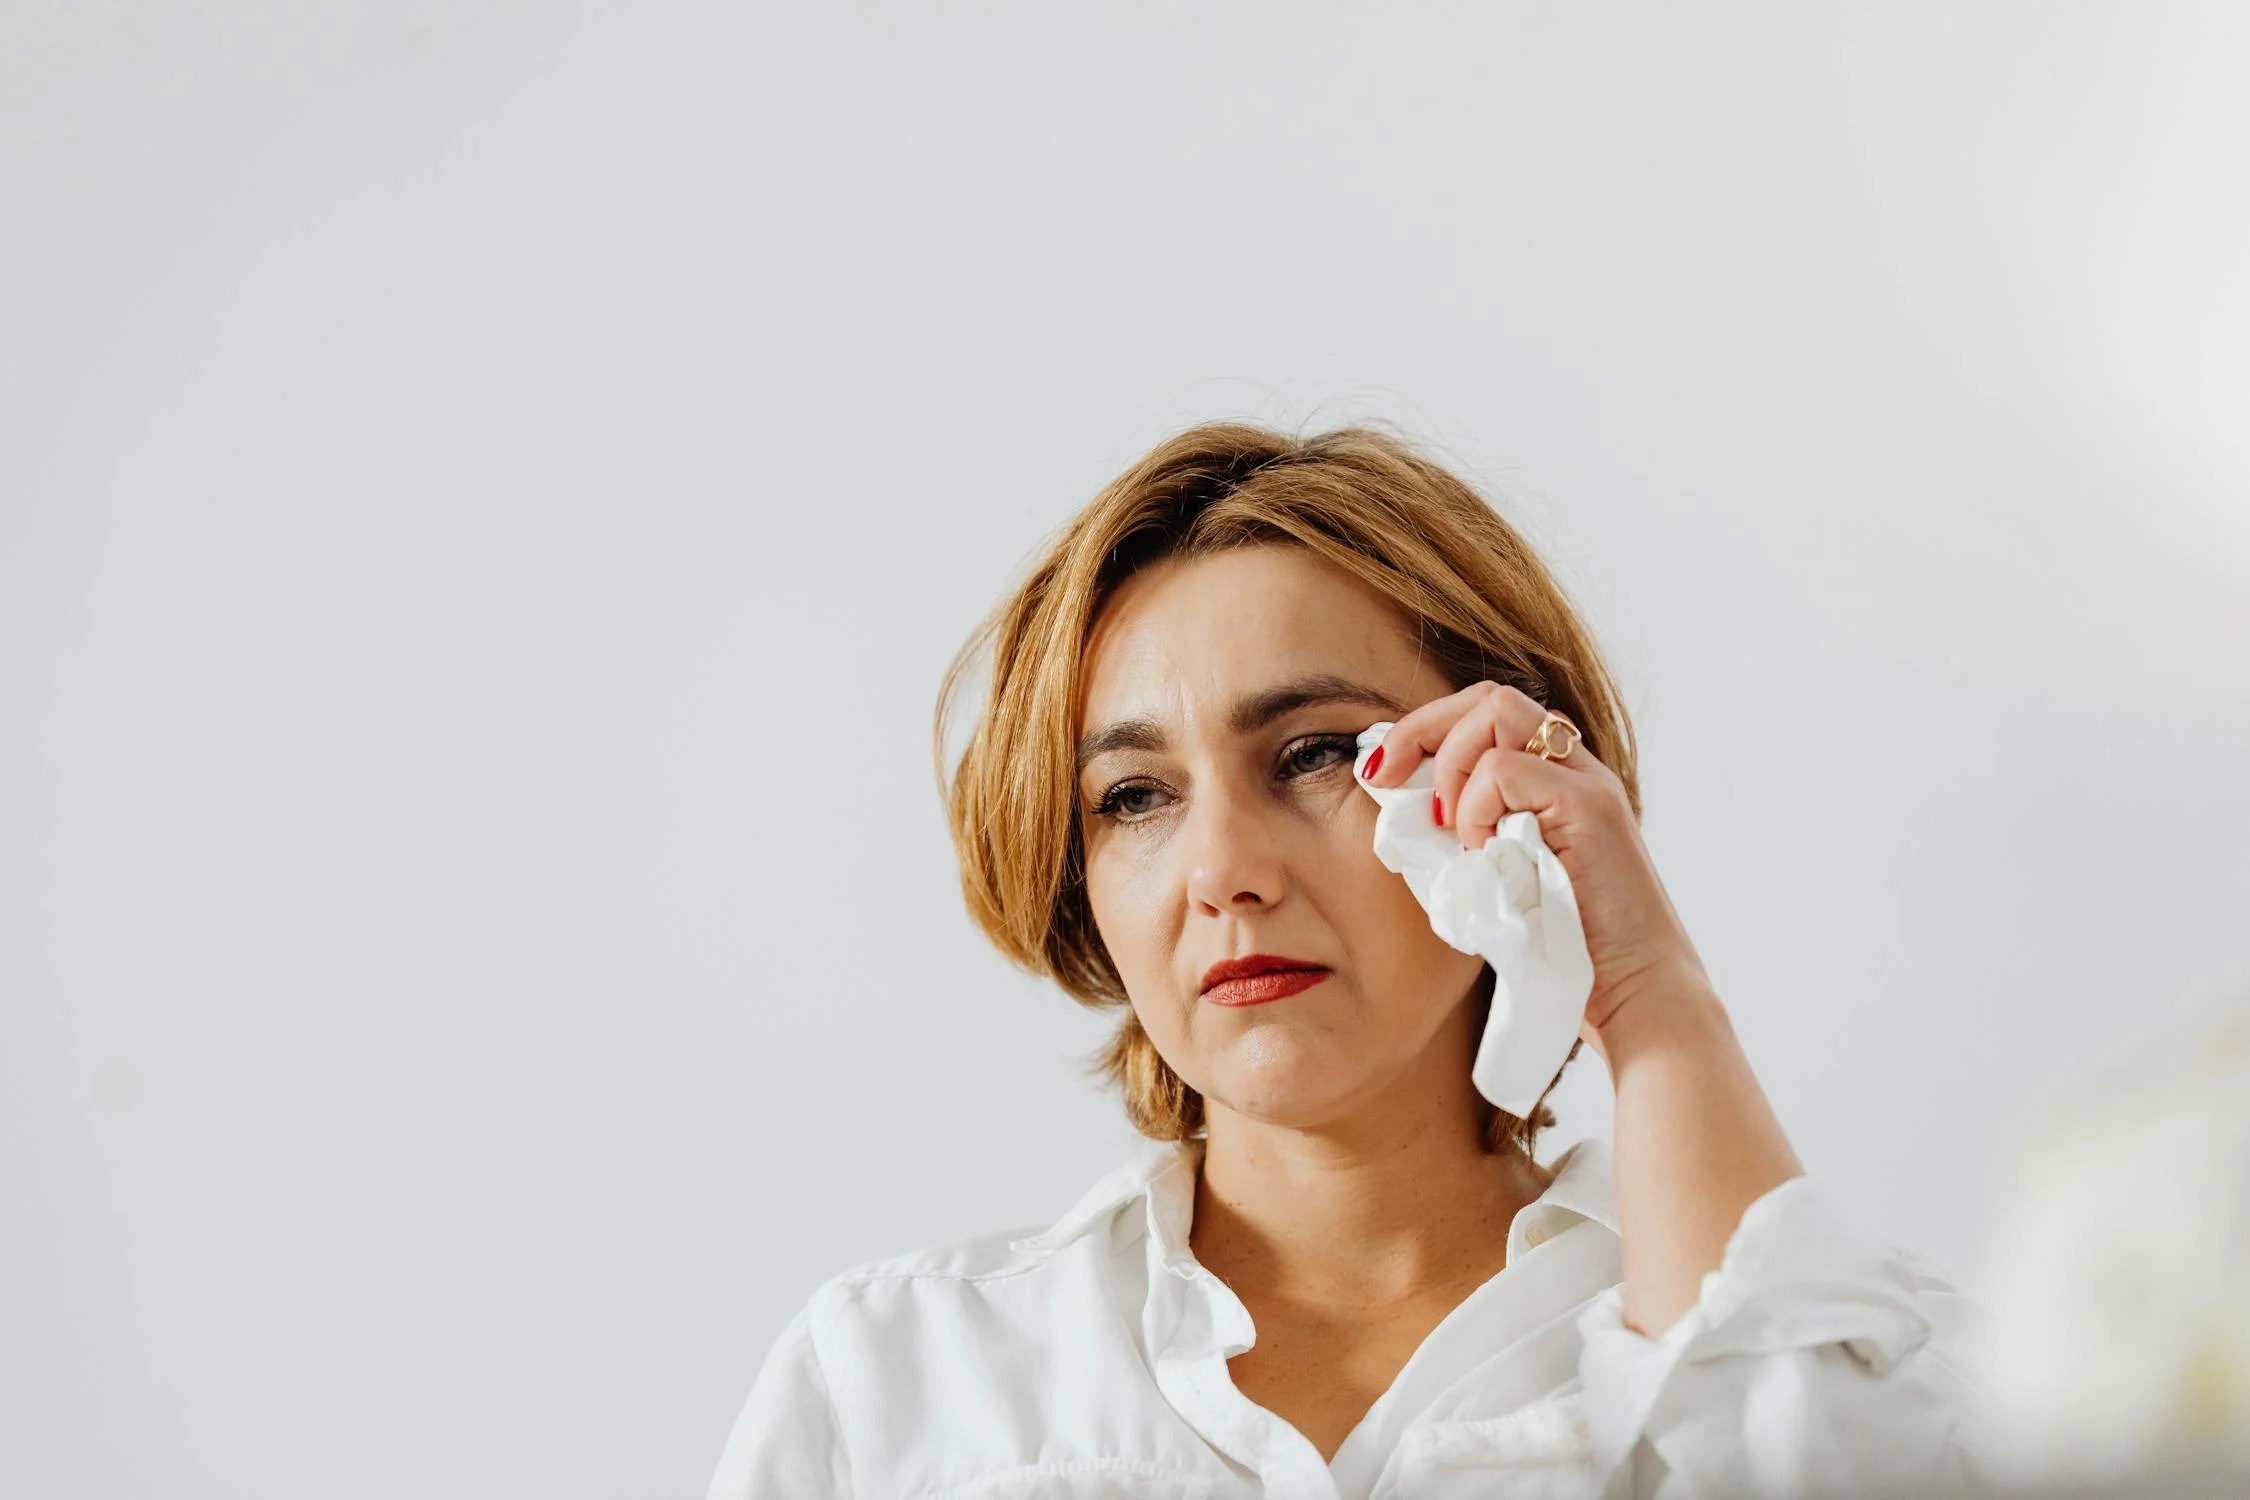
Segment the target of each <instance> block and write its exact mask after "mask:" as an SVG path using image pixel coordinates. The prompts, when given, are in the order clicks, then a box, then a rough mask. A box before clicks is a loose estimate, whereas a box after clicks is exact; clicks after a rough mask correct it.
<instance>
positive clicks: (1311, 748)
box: [1281, 734, 1359, 776]
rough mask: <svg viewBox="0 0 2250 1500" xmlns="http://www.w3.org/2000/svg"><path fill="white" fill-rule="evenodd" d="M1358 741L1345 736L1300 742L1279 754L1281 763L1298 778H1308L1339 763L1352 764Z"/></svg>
mask: <svg viewBox="0 0 2250 1500" xmlns="http://www.w3.org/2000/svg"><path fill="white" fill-rule="evenodd" d="M1358 749H1359V741H1358V739H1357V738H1356V737H1354V736H1352V735H1346V734H1328V735H1321V736H1319V737H1318V738H1316V739H1309V740H1302V741H1299V742H1298V743H1297V744H1295V745H1292V746H1290V747H1289V748H1288V749H1287V750H1284V751H1283V752H1282V753H1281V763H1282V764H1283V765H1284V766H1286V767H1288V768H1289V769H1290V770H1292V771H1293V772H1294V773H1295V774H1297V775H1299V776H1310V775H1311V774H1313V772H1315V771H1325V770H1327V769H1328V768H1329V767H1330V766H1332V765H1335V764H1336V763H1337V762H1339V761H1341V762H1342V763H1344V764H1345V765H1349V764H1351V762H1352V758H1353V756H1354V755H1355V754H1357V752H1358Z"/></svg>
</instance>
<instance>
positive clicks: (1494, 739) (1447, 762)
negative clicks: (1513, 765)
mask: <svg viewBox="0 0 2250 1500" xmlns="http://www.w3.org/2000/svg"><path fill="white" fill-rule="evenodd" d="M1489 687H1490V689H1491V690H1490V691H1489V692H1488V693H1486V695H1485V697H1484V699H1483V701H1482V702H1480V703H1479V704H1478V705H1477V707H1476V709H1475V710H1473V711H1472V712H1471V713H1470V714H1469V715H1467V716H1466V717H1465V718H1464V719H1463V721H1462V723H1461V724H1459V725H1456V726H1455V729H1454V734H1455V735H1457V736H1459V739H1458V742H1457V743H1456V741H1455V740H1454V739H1453V738H1452V737H1450V736H1449V737H1448V739H1447V742H1446V743H1445V744H1444V745H1442V746H1441V747H1439V749H1438V752H1437V757H1436V758H1437V767H1438V769H1437V774H1436V775H1435V777H1434V778H1433V781H1434V782H1435V784H1436V787H1437V794H1438V803H1437V806H1436V808H1435V809H1433V814H1434V816H1436V818H1437V820H1438V822H1439V823H1440V824H1446V823H1451V822H1453V821H1455V820H1454V816H1453V805H1454V803H1455V801H1456V800H1457V799H1458V798H1459V796H1460V793H1461V788H1462V786H1463V785H1464V784H1465V783H1467V781H1468V779H1469V773H1470V772H1471V771H1472V770H1474V769H1475V767H1476V763H1477V760H1478V758H1479V757H1481V756H1482V755H1483V754H1484V752H1485V751H1487V750H1489V749H1491V748H1493V747H1494V746H1498V747H1500V748H1501V749H1503V750H1515V749H1520V748H1521V747H1522V746H1523V744H1524V743H1525V741H1527V740H1529V739H1530V738H1531V736H1532V735H1533V734H1535V733H1537V732H1538V729H1539V722H1540V720H1542V719H1544V718H1545V717H1546V716H1547V709H1546V705H1544V704H1542V703H1541V702H1540V701H1539V700H1538V699H1536V698H1533V697H1531V696H1530V695H1529V694H1527V693H1525V692H1523V691H1522V690H1521V689H1518V688H1512V687H1504V686H1502V685H1500V684H1499V683H1492V684H1489Z"/></svg>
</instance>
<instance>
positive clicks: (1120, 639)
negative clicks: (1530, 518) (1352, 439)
mask: <svg viewBox="0 0 2250 1500" xmlns="http://www.w3.org/2000/svg"><path fill="white" fill-rule="evenodd" d="M1087 669H1088V675H1087V682H1086V698H1085V704H1084V711H1083V715H1082V717H1081V719H1080V725H1081V740H1080V744H1081V747H1082V748H1081V755H1082V758H1083V759H1084V763H1083V765H1082V767H1081V769H1080V772H1079V776H1078V796H1079V808H1080V816H1081V821H1082V826H1083V828H1084V830H1085V843H1086V886H1087V893H1088V896H1089V898H1090V900H1091V903H1092V907H1093V915H1094V921H1095V925H1096V926H1097V927H1099V928H1100V930H1101V935H1102V941H1103V943H1104V944H1105V945H1106V946H1107V947H1108V949H1109V954H1110V958H1111V960H1112V961H1113V962H1114V963H1115V964H1116V965H1117V970H1118V973H1119V975H1120V977H1122V978H1123V980H1124V982H1125V989H1126V993H1127V995H1128V996H1129V997H1130V998H1131V1001H1132V1005H1133V1009H1134V1011H1135V1013H1137V1014H1138V1015H1139V1017H1140V1021H1141V1025H1142V1027H1143V1028H1144V1029H1146V1031H1147V1032H1148V1035H1149V1039H1150V1040H1151V1041H1153V1042H1154V1043H1155V1044H1156V1049H1157V1051H1158V1052H1159V1053H1160V1054H1161V1055H1162V1056H1163V1058H1164V1060H1165V1061H1166V1062H1167V1063H1169V1064H1170V1065H1171V1067H1172V1069H1173V1071H1174V1072H1176V1073H1178V1074H1179V1075H1180V1076H1181V1077H1182V1078H1183V1079H1185V1080H1186V1081H1187V1083H1188V1084H1189V1086H1191V1087H1193V1088H1195V1089H1196V1090H1198V1091H1200V1092H1201V1093H1202V1094H1203V1096H1204V1098H1205V1100H1206V1102H1207V1104H1208V1105H1215V1106H1218V1107H1221V1108H1224V1109H1227V1110H1232V1111H1235V1112H1237V1113H1240V1114H1244V1115H1249V1116H1253V1117H1256V1118H1258V1119H1261V1120H1266V1121H1270V1122H1273V1123H1276V1124H1283V1125H1288V1126H1292V1127H1295V1128H1300V1129H1311V1128H1318V1127H1321V1126H1323V1125H1328V1124H1333V1123H1336V1122H1339V1121H1341V1120H1344V1119H1346V1118H1348V1117H1349V1116H1351V1115H1352V1114H1354V1113H1355V1112H1357V1111H1359V1110H1362V1109H1365V1108H1369V1107H1376V1108H1381V1107H1383V1105H1384V1101H1386V1100H1395V1099H1396V1098H1398V1097H1399V1094H1398V1092H1397V1091H1398V1090H1401V1089H1411V1090H1423V1089H1427V1088H1429V1087H1431V1086H1432V1083H1431V1081H1434V1080H1438V1079H1445V1080H1450V1082H1451V1083H1452V1084H1456V1085H1458V1086H1459V1088H1460V1089H1463V1090H1465V1089H1466V1088H1467V1083H1466V1078H1467V1073H1468V1057H1467V1054H1468V1050H1469V1038H1468V1036H1467V1029H1466V1026H1465V1024H1463V1023H1462V1022H1461V1020H1460V1017H1461V1008H1462V1006H1463V1004H1464V1003H1465V1002H1466V1000H1467V998H1468V994H1469V991H1470V989H1471V987H1472V986H1473V985H1474V983H1475V982H1476V978H1477V973H1478V968H1479V965H1480V960H1478V959H1477V958H1476V957H1475V956H1474V955H1471V954H1465V953H1460V952H1457V951H1456V950H1454V949H1453V948H1450V947H1448V946H1447V945H1446V944H1445V943H1444V942H1443V941H1442V940H1441V939H1439V938H1438V937H1437V935H1436V934H1435V933H1433V932H1432V931H1431V930H1430V925H1429V920H1428V918H1427V917H1426V916H1425V915H1424V914H1423V911H1422V909H1421V907H1420V906H1419V905H1418V904H1417V903H1416V902H1415V900H1414V896H1413V893H1412V892H1410V891H1409V890H1408V889H1407V888H1406V882H1405V881H1403V880H1401V879H1400V878H1399V877H1398V876H1396V875H1394V874H1392V873H1391V872H1390V871H1389V870H1386V869H1385V868H1383V866H1382V864H1381V863H1380V862H1379V861H1378V860H1377V859H1376V858H1375V855H1374V853H1373V850H1372V848H1371V843H1372V840H1373V838H1374V829H1375V811H1376V807H1375V801H1374V799H1373V798H1372V797H1369V796H1368V795H1367V794H1366V793H1365V792H1363V791H1361V790H1360V788H1359V787H1358V785H1357V784H1356V783H1355V782H1354V781H1353V779H1352V762H1353V759H1354V756H1355V754H1356V750H1355V747H1354V744H1353V740H1354V738H1355V736H1356V735H1357V734H1358V733H1359V731H1360V730H1362V729H1365V728H1366V727H1367V726H1368V725H1369V724H1372V723H1375V722H1377V721H1378V720H1382V719H1396V718H1399V717H1401V716H1402V715H1403V714H1405V712H1406V711H1407V710H1408V709H1411V708H1415V707H1418V706H1419V705H1421V704H1423V703H1426V702H1428V701H1429V700H1430V699H1432V698H1438V697H1442V696H1444V695H1445V694H1446V693H1449V692H1451V691H1453V685H1452V684H1451V683H1449V682H1447V681H1446V680H1445V679H1444V678H1443V677H1442V676H1441V675H1440V674H1439V673H1438V671H1437V670H1436V669H1435V668H1434V667H1433V666H1432V665H1431V663H1429V662H1428V661H1427V660H1425V659H1423V657H1422V653H1420V652H1418V651H1417V650H1416V648H1415V642H1414V638H1413V636H1412V635H1411V634H1410V633H1409V627H1408V625H1407V623H1406V621H1405V620H1404V619H1403V618H1402V617H1401V616H1400V615H1399V614H1398V613H1397V612H1396V611H1395V610H1394V609H1393V608H1392V607H1391V606H1390V604H1389V603H1388V602H1387V601H1385V600H1384V599H1383V598H1382V597H1381V596H1380V595H1378V594H1376V593H1374V592H1373V591H1371V590H1369V589H1368V588H1366V587H1365V586H1364V585H1362V584H1361V583H1360V582H1359V581H1358V580H1356V579H1354V578H1352V577H1351V576H1350V575H1349V574H1347V573H1345V572H1343V571H1342V570H1340V569H1338V568H1336V567H1334V566H1332V565H1331V564H1329V563H1326V562H1323V561H1321V560H1320V559H1318V558H1316V557H1314V556H1313V555H1312V554H1311V553H1309V552H1306V551H1304V550H1302V549H1301V548H1297V547H1294V546H1283V545H1273V546H1257V547H1247V548H1240V549H1236V550H1233V551H1229V552H1223V553H1219V554H1217V555H1215V556H1210V557H1205V558H1200V559H1197V560H1194V561H1189V562H1181V561H1178V560H1174V561H1169V562H1165V563H1160V564H1157V565H1154V566H1152V567H1149V568H1145V569H1143V570H1142V571H1140V572H1138V573H1136V574H1134V575H1133V576H1132V577H1131V578H1129V579H1127V580H1126V582H1125V583H1124V585H1123V586H1122V587H1120V588H1119V589H1118V591H1117V593H1116V594H1115V595H1114V596H1113V597H1112V599H1111V600H1110V602H1109V604H1108V605H1107V606H1106V607H1105V609H1104V610H1103V611H1102V614H1101V616H1100V618H1099V619H1098V620H1097V621H1096V622H1095V627H1094V631H1093V634H1092V637H1091V639H1090V641H1089V643H1088V647H1087ZM1089 751H1090V752H1092V753H1091V755H1090V757H1088V756H1087V752H1089ZM1253 953H1255V954H1268V955H1273V956H1277V957H1281V958H1286V959H1291V960H1295V961H1299V962H1302V963H1306V964H1314V965H1320V966H1323V967H1325V968H1326V969H1327V970H1328V971H1329V973H1328V975H1327V977H1326V978H1325V979H1322V980H1321V981H1320V982H1318V983H1315V984H1313V985H1311V986H1310V987H1308V988H1305V989H1301V990H1298V991H1297V992H1296V993H1294V994H1288V995H1284V996H1282V997H1281V998H1278V999H1271V1000H1266V1001H1263V1002H1261V1003H1254V1004H1237V1005H1228V1004H1224V1003H1221V1000H1222V999H1223V998H1225V997H1226V996H1227V994H1228V992H1227V991H1225V990H1215V991H1213V992H1212V993H1211V994H1209V995H1206V994H1205V993H1204V977H1205V973H1206V971H1207V970H1209V969H1210V968H1211V966H1212V965H1214V964H1216V963H1219V962H1220V961H1222V960H1225V959H1230V958H1240V957H1243V956H1245V955H1248V954H1253ZM1409 1097H1414V1096H1411V1095H1410V1096H1409Z"/></svg>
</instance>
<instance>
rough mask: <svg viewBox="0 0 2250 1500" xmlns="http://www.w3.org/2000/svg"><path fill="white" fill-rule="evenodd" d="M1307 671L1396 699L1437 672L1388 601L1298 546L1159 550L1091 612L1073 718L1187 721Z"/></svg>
mask: <svg viewBox="0 0 2250 1500" xmlns="http://www.w3.org/2000/svg"><path fill="white" fill-rule="evenodd" d="M1315 672H1327V673H1334V674H1336V675H1339V676H1343V677H1348V678H1351V679H1354V680H1356V681H1363V682H1367V683H1369V684H1370V685H1373V686H1382V687H1386V688H1390V689H1393V690H1395V691H1398V692H1399V693H1400V695H1401V696H1409V695H1410V693H1411V690H1412V689H1413V688H1414V687H1415V686H1416V685H1417V683H1418V681H1419V679H1420V678H1422V677H1424V676H1427V677H1428V678H1430V679H1431V680H1432V681H1435V680H1436V679H1437V673H1436V672H1435V670H1434V669H1433V668H1432V667H1431V666H1430V664H1429V663H1428V662H1427V661H1425V660H1423V659H1422V653H1420V652H1418V651H1417V650H1416V649H1415V643H1414V637H1413V634H1412V632H1411V628H1410V627H1409V625H1408V624H1407V622H1406V620H1405V618H1404V617H1403V616H1402V615H1401V614H1400V613H1399V612H1398V610H1397V609H1395V608H1394V607H1393V606H1392V605H1391V603H1390V602H1389V601H1388V600H1386V599H1384V598H1383V596H1382V595H1380V594H1378V593H1376V592H1375V591H1374V590H1373V589H1370V588H1369V587H1367V585H1365V584H1363V583H1361V582H1360V581H1359V580H1358V579H1356V578H1354V577H1352V576H1351V575H1350V574H1349V573H1346V572H1345V571H1344V570H1343V569H1341V568H1338V567H1336V566H1335V565H1334V564H1332V563H1328V562H1324V561H1322V560H1321V559H1320V558H1317V557H1315V556H1313V555H1312V554H1311V553H1310V552H1307V551H1305V550H1304V549H1303V548H1301V547H1295V546H1288V545H1266V546H1255V547H1239V548H1235V549H1232V550H1230V551H1226V552H1220V553H1215V554H1212V555H1210V556H1206V557H1199V558H1194V559H1189V560H1183V559H1178V558H1172V559H1167V560H1166V561H1163V562H1160V563H1156V564H1153V565H1151V566H1149V567H1147V568H1144V569H1142V570H1141V571H1140V572H1138V573H1135V574H1134V575H1133V576H1132V577H1130V578H1128V579H1127V580H1125V582H1124V583H1123V584H1122V585H1121V586H1120V587H1119V588H1118V590H1117V592H1116V593H1115V594H1113V595H1112V596H1111V598H1110V600H1109V602H1108V604H1107V605H1106V606H1105V607H1104V609H1103V610H1102V613H1101V616H1100V618H1099V619H1097V620H1096V621H1095V624H1094V630H1093V633H1092V635H1091V636H1090V637H1089V639H1088V641H1087V646H1086V677H1085V699H1084V712H1083V714H1082V716H1081V722H1082V723H1083V724H1085V725H1098V724H1101V723H1105V722H1107V721H1109V720H1112V719H1117V718H1123V717H1127V716H1134V717H1147V718H1155V719H1168V718H1194V717H1198V716H1199V713H1200V712H1202V711H1207V710H1210V709H1215V708H1216V707H1217V706H1218V705H1220V704H1222V703H1225V702H1227V701H1230V700H1232V699H1233V698H1235V697H1238V696H1240V695H1242V694H1243V693H1246V692H1250V691H1254V690H1256V689H1258V688H1261V687H1264V686H1266V685H1268V684H1271V683H1273V682H1275V681H1277V680H1280V679H1284V678H1292V677H1298V676H1302V675H1306V674H1310V673H1315ZM1439 691H1441V692H1442V688H1441V689H1439ZM1428 696H1435V694H1428ZM1413 701H1419V699H1415V700H1413Z"/></svg>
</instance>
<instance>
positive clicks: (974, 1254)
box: [814, 1224, 1047, 1300]
mask: <svg viewBox="0 0 2250 1500" xmlns="http://www.w3.org/2000/svg"><path fill="white" fill-rule="evenodd" d="M1042 1227H1043V1226H1040V1225H1037V1224H1032V1225H1024V1226H1021V1227H1018V1228H1014V1229H994V1230H990V1231H988V1232H986V1233H983V1234H973V1235H969V1236H967V1237H966V1238H963V1239H957V1240H943V1241H939V1242H937V1243H933V1244H928V1245H920V1246H917V1247H915V1248H914V1249H911V1250H901V1251H898V1252H897V1253H895V1254H891V1255H886V1256H882V1257H880V1258H878V1259H875V1260H865V1261H861V1262H859V1263H858V1264H856V1265H851V1266H846V1267H844V1268H843V1269H842V1270H840V1271H837V1272H835V1273H834V1274H833V1275H831V1276H829V1277H828V1278H827V1280H825V1281H823V1282H821V1283H820V1286H819V1288H818V1289H817V1291H816V1292H815V1294H814V1295H815V1296H816V1297H817V1296H826V1297H828V1298H829V1299H830V1300H835V1299H837V1298H840V1297H841V1298H848V1297H849V1295H850V1294H851V1293H852V1292H854V1291H856V1290H859V1289H863V1288H867V1287H874V1286H880V1285H882V1284H884V1283H888V1282H909V1283H930V1284H933V1285H939V1286H943V1285H948V1284H955V1283H976V1282H981V1281H990V1280H993V1279H996V1278H1004V1277H1009V1276H1017V1275H1021V1274H1023V1273H1024V1272H1027V1271H1031V1270H1034V1269H1036V1268H1037V1267H1038V1265H1039V1264H1040V1263H1041V1262H1042V1261H1044V1260H1045V1259H1046V1258H1047V1257H1046V1255H1045V1253H1044V1252H1043V1251H1041V1250H1038V1249H1023V1248H1018V1247H1019V1246H1021V1245H1022V1244H1023V1242H1024V1241H1025V1239H1026V1238H1027V1237H1030V1236H1034V1235H1037V1234H1038V1233H1039V1231H1040V1229H1041V1228H1042Z"/></svg>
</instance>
